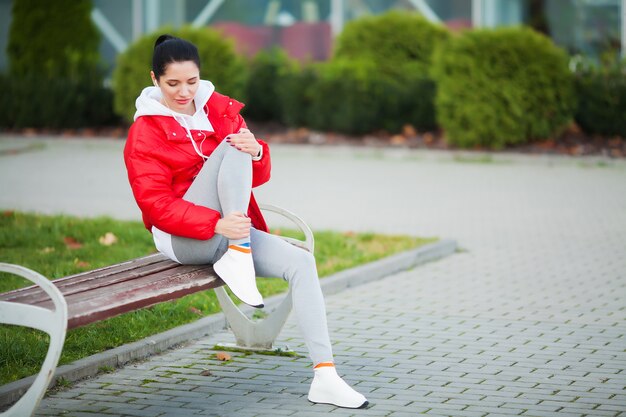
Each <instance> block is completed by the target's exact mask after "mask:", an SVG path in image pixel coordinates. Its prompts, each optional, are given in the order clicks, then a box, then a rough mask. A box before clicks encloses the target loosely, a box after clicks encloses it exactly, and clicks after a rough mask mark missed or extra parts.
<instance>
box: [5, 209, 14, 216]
mask: <svg viewBox="0 0 626 417" xmlns="http://www.w3.org/2000/svg"><path fill="white" fill-rule="evenodd" d="M13 213H15V212H14V211H13V210H5V211H4V212H3V213H2V214H3V215H4V217H11V216H13Z"/></svg>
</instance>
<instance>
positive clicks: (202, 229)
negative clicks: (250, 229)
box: [124, 92, 271, 240]
mask: <svg viewBox="0 0 626 417" xmlns="http://www.w3.org/2000/svg"><path fill="white" fill-rule="evenodd" d="M243 106H244V105H243V104H242V103H239V102H238V101H236V100H233V99H231V98H229V97H227V96H224V95H222V94H219V93H216V92H214V93H213V94H212V95H211V97H210V98H209V100H208V101H207V104H206V105H205V107H204V111H205V113H208V115H209V121H210V122H211V125H212V126H213V128H214V129H215V132H209V131H200V130H193V129H192V130H191V134H192V136H193V139H194V141H195V142H196V144H197V145H198V147H199V146H200V144H201V143H202V139H204V135H206V140H204V142H203V143H202V149H200V151H201V152H202V153H203V154H204V155H210V154H211V152H213V150H214V149H215V148H216V147H217V146H218V145H219V143H220V142H221V141H222V140H223V139H224V138H225V137H226V136H227V135H229V134H231V133H235V132H238V131H239V129H241V128H242V127H246V123H245V121H244V120H243V117H242V116H241V115H240V114H239V111H240V110H241V109H242V108H243ZM259 143H260V144H261V146H263V157H262V158H261V160H259V161H255V162H252V186H253V187H257V186H259V185H261V184H264V183H266V182H267V181H268V180H269V179H270V169H271V162H270V152H269V148H268V146H267V144H266V143H265V142H263V141H261V140H259ZM124 161H125V163H126V169H127V170H128V179H129V181H130V186H131V188H132V190H133V195H134V196H135V200H136V201H137V205H138V206H139V209H140V210H141V213H142V216H143V222H144V224H145V226H146V228H147V229H148V230H152V226H153V225H154V226H156V227H157V228H158V229H160V230H162V231H164V232H167V233H169V234H172V235H177V236H182V237H188V238H193V239H201V240H206V239H210V238H211V237H213V235H214V234H215V225H216V223H217V221H218V220H219V219H220V213H219V212H218V211H215V210H212V209H210V208H207V207H202V206H198V205H195V204H193V203H190V202H188V201H185V200H183V199H182V196H183V195H184V194H185V192H186V191H187V189H188V188H189V186H190V185H191V183H192V181H193V179H194V178H195V176H196V175H197V174H198V172H199V171H200V169H201V168H202V165H203V163H204V160H203V159H202V158H201V157H200V156H199V155H198V154H197V153H196V151H195V150H194V148H193V146H192V144H191V141H190V140H189V137H188V136H187V131H186V130H185V129H184V128H183V127H182V126H181V125H180V124H179V123H178V122H177V121H176V120H175V119H174V118H173V117H171V116H141V117H139V118H138V119H137V120H136V121H135V123H133V125H132V126H131V128H130V131H129V133H128V140H127V142H126V146H125V148H124ZM248 216H249V217H250V219H251V220H252V225H253V226H254V227H255V228H257V229H259V230H263V231H267V225H266V223H265V220H264V219H263V215H262V214H261V210H260V209H259V206H258V204H257V203H256V201H255V199H254V196H253V195H251V196H250V205H249V207H248Z"/></svg>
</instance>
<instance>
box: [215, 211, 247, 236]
mask: <svg viewBox="0 0 626 417" xmlns="http://www.w3.org/2000/svg"><path fill="white" fill-rule="evenodd" d="M250 227H252V222H251V221H250V218H249V217H248V216H246V215H245V214H243V213H241V212H238V211H234V212H232V213H230V214H227V215H226V216H224V217H222V218H221V219H219V220H218V221H217V223H216V224H215V233H217V234H220V235H222V236H224V237H226V238H228V239H244V238H247V237H249V236H250Z"/></svg>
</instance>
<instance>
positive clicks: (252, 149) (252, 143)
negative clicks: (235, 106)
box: [225, 128, 261, 157]
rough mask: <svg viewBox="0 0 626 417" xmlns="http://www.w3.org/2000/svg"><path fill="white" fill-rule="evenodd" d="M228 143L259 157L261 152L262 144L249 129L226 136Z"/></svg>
mask: <svg viewBox="0 0 626 417" xmlns="http://www.w3.org/2000/svg"><path fill="white" fill-rule="evenodd" d="M225 140H226V142H228V143H230V145H231V146H234V147H235V148H237V149H239V150H240V151H242V152H245V153H249V154H250V155H252V156H253V157H254V156H257V155H258V154H259V152H261V144H260V143H259V142H257V140H256V138H255V137H254V135H253V134H252V132H250V131H249V130H248V129H244V128H241V129H239V132H238V133H231V134H230V135H228V136H226V138H225Z"/></svg>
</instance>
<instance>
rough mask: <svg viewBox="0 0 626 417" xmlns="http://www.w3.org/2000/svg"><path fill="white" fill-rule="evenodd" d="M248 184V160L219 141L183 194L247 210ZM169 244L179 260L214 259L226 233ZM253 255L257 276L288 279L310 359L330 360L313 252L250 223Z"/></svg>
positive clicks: (201, 202) (215, 206)
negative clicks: (206, 238)
mask: <svg viewBox="0 0 626 417" xmlns="http://www.w3.org/2000/svg"><path fill="white" fill-rule="evenodd" d="M251 188H252V160H251V156H250V155H249V154H247V153H244V152H241V151H239V150H237V149H236V148H234V147H232V146H231V145H230V144H229V143H228V142H226V141H223V142H222V143H221V144H220V145H219V146H218V147H217V148H216V149H215V150H214V151H213V153H212V154H211V156H210V157H209V158H208V159H207V160H206V162H205V163H204V166H203V167H202V169H201V170H200V172H199V173H198V175H197V177H196V178H195V180H194V181H193V183H192V184H191V186H190V187H189V189H188V190H187V192H186V193H185V195H184V196H183V199H185V200H187V201H189V202H192V203H194V204H198V205H201V206H204V207H209V208H212V209H213V210H217V211H219V212H220V213H221V214H222V215H224V213H226V214H228V213H231V212H233V211H239V212H242V213H246V212H247V210H248V204H249V201H250V191H251ZM171 238H172V248H173V250H174V254H175V255H176V258H178V261H179V262H180V263H182V264H206V263H215V262H216V261H217V260H218V259H220V257H221V256H222V255H223V254H224V253H225V252H226V250H227V248H228V239H227V238H225V237H224V236H222V235H218V234H215V235H214V236H213V237H212V238H211V239H209V240H196V239H189V238H185V237H180V236H174V235H172V237H171ZM250 247H251V248H252V259H253V261H254V268H255V270H256V274H257V275H258V276H263V277H281V278H283V279H284V280H286V281H287V282H288V283H289V286H290V287H291V293H292V297H293V308H294V311H295V313H296V319H297V321H298V325H299V327H300V331H301V332H302V334H303V336H304V340H305V343H306V345H307V348H308V350H309V355H310V357H311V360H312V361H313V363H314V364H318V363H321V362H333V353H332V348H331V344H330V338H329V336H328V326H327V323H326V308H325V306H324V297H323V295H322V290H321V288H320V284H319V278H318V276H317V268H316V266H315V258H314V257H313V255H311V254H310V253H308V252H307V251H305V250H302V249H300V248H297V247H295V246H293V245H291V244H289V243H287V242H285V241H284V240H282V239H280V238H279V237H277V236H274V235H271V234H269V233H265V232H263V231H260V230H257V229H255V228H252V229H251V230H250Z"/></svg>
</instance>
